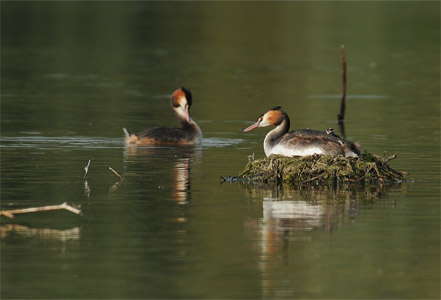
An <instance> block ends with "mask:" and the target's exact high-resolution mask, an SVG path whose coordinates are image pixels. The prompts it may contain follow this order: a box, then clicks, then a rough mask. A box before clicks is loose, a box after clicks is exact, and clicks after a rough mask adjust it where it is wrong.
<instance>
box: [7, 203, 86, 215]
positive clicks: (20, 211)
mask: <svg viewBox="0 0 441 300" xmlns="http://www.w3.org/2000/svg"><path fill="white" fill-rule="evenodd" d="M61 209H65V210H68V211H70V212H72V213H74V214H77V215H80V214H81V210H79V209H78V208H75V207H73V206H70V205H68V204H67V203H66V202H64V203H63V204H60V205H49V206H41V207H30V208H22V209H13V210H1V211H0V216H6V217H8V218H11V219H12V218H14V215H15V214H26V213H33V212H40V211H51V210H61Z"/></svg>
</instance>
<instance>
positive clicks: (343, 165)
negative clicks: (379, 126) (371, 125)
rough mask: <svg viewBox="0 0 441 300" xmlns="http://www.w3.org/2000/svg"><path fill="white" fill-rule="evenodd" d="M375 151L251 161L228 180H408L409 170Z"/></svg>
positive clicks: (363, 181) (385, 181)
mask: <svg viewBox="0 0 441 300" xmlns="http://www.w3.org/2000/svg"><path fill="white" fill-rule="evenodd" d="M393 158H395V156H393V157H391V158H389V159H384V158H382V157H379V156H377V155H375V154H370V153H365V154H363V155H362V156H361V157H349V158H347V157H342V156H327V155H311V156H304V157H282V156H277V155H271V156H270V157H269V158H264V159H256V160H250V161H249V162H248V164H247V165H246V167H245V170H244V171H243V172H242V173H241V174H240V175H239V176H238V177H229V178H223V180H224V181H227V180H228V181H242V182H261V183H262V182H263V183H277V184H280V183H288V184H309V183H313V184H334V185H341V184H351V183H367V184H377V183H398V182H404V181H406V177H405V175H407V173H405V172H399V171H395V170H394V169H392V168H391V167H390V166H389V165H388V161H389V160H391V159H393Z"/></svg>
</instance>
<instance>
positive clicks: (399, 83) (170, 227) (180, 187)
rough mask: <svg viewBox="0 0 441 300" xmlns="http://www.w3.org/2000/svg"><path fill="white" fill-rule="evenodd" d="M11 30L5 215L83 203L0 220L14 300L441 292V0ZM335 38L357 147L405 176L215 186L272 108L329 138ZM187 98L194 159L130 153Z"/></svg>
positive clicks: (164, 6)
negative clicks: (187, 93)
mask: <svg viewBox="0 0 441 300" xmlns="http://www.w3.org/2000/svg"><path fill="white" fill-rule="evenodd" d="M1 28H2V34H1V79H2V80H1V209H15V208H25V207H35V206H44V205H54V204H61V203H63V202H67V203H69V204H71V205H74V206H81V209H82V211H83V215H82V216H77V215H74V214H71V213H69V212H65V211H58V212H45V213H35V214H28V215H24V214H23V215H16V217H15V218H14V219H8V218H6V217H4V216H2V217H0V222H1V223H0V230H1V286H0V288H1V294H0V296H1V298H2V299H23V298H26V299H36V298H38V299H53V298H58V299H81V298H88V299H134V298H137V299H148V298H155V299H157V298H167V299H170V298H186V299H189V298H198V299H201V298H203V299H205V298H216V299H228V298H235V299H237V298H247V299H258V298H272V299H274V298H286V299H294V298H302V299H305V298H334V299H335V298H338V299H341V298H351V299H354V298H363V299H374V298H380V299H385V298H395V299H397V298H419V299H439V297H440V202H439V200H440V139H439V138H440V68H439V66H440V57H439V53H440V39H439V36H440V5H439V3H438V2H422V3H421V2H374V3H368V2H329V3H325V2H312V3H307V2H276V3H270V2H240V3H233V2H210V3H202V2H129V3H124V2H79V3H76V2H4V1H2V3H1ZM341 44H344V45H345V48H346V59H347V63H348V72H347V76H348V87H347V89H348V95H347V110H346V123H345V124H346V135H347V137H348V138H349V139H351V140H354V141H359V142H360V143H361V144H362V147H363V149H366V150H367V151H369V152H374V153H377V154H383V152H384V151H386V152H387V154H386V155H392V154H397V155H398V159H396V160H394V161H392V162H391V165H392V167H394V168H396V169H398V170H403V171H407V172H409V173H410V176H411V177H412V179H413V181H412V182H409V183H404V184H400V185H396V186H392V187H360V186H354V187H350V188H348V189H334V188H331V187H323V186H316V187H304V188H301V189H290V188H288V187H283V188H273V187H265V186H246V185H241V184H239V183H224V184H220V176H221V175H224V176H225V175H237V174H238V173H239V172H240V171H241V170H242V169H243V168H244V166H245V164H246V163H247V161H248V156H249V155H252V154H253V153H254V155H255V157H262V156H264V153H263V147H262V142H263V138H264V136H265V134H266V132H267V130H266V129H259V130H255V131H253V132H250V133H242V132H241V129H242V128H244V127H246V126H248V125H250V124H251V123H252V122H253V121H255V120H256V118H257V117H258V116H259V115H260V114H261V113H263V112H265V111H266V110H267V109H268V108H271V107H273V106H276V105H282V107H283V109H284V110H285V111H286V112H287V113H288V114H289V115H290V117H291V124H292V125H291V126H292V128H306V127H308V128H314V129H322V130H324V129H326V128H328V127H334V128H336V129H337V125H336V114H337V113H338V110H339V101H340V91H341V66H340V45H341ZM180 86H186V87H190V88H191V90H192V93H193V106H192V109H191V112H190V113H191V116H192V118H193V119H194V120H195V121H196V122H198V124H199V125H200V127H201V129H202V131H203V134H204V139H203V145H202V147H201V148H200V149H181V148H144V149H138V150H134V149H126V148H125V147H124V143H123V133H122V128H123V127H126V128H128V129H129V130H131V131H134V132H137V131H141V130H143V129H145V128H149V127H154V126H163V125H168V126H177V124H176V123H177V122H176V120H175V118H174V116H173V114H172V112H171V109H170V106H169V95H170V94H171V93H172V92H173V91H174V90H175V89H177V88H179V87H180ZM337 133H338V130H337ZM89 160H91V164H90V168H89V173H88V176H87V179H84V178H83V176H84V169H83V168H84V166H86V164H87V162H88V161H89ZM109 167H112V168H113V169H114V170H116V171H117V172H118V173H119V174H121V175H122V176H123V177H124V181H123V182H120V181H119V178H118V177H117V176H116V175H115V174H114V173H112V172H111V171H110V170H109Z"/></svg>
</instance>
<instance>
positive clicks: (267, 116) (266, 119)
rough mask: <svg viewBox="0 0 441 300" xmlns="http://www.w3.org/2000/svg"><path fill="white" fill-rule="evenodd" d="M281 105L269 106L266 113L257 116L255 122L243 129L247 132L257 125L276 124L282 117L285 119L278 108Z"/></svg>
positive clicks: (284, 115) (257, 126)
mask: <svg viewBox="0 0 441 300" xmlns="http://www.w3.org/2000/svg"><path fill="white" fill-rule="evenodd" d="M280 108H281V106H276V107H273V108H271V109H270V110H269V111H267V112H266V113H264V114H262V115H261V116H259V118H258V119H257V122H256V123H254V124H253V125H251V126H249V127H247V128H245V129H244V130H243V131H244V132H247V131H250V130H253V129H255V128H259V127H266V126H272V125H273V126H278V125H279V124H280V123H282V121H283V120H284V119H286V114H285V113H284V112H283V111H281V110H280Z"/></svg>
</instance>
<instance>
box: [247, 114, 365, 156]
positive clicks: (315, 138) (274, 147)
mask: <svg viewBox="0 0 441 300" xmlns="http://www.w3.org/2000/svg"><path fill="white" fill-rule="evenodd" d="M280 108H281V107H280V106H278V107H274V108H272V109H270V110H269V111H267V112H266V113H264V114H263V115H261V116H260V117H259V118H258V119H257V122H256V123H254V124H253V125H251V126H249V127H247V128H245V129H244V130H243V131H244V132H246V131H250V130H253V129H255V128H258V127H266V126H271V125H274V126H276V128H274V129H273V130H271V131H270V132H268V134H267V135H266V137H265V140H264V142H263V146H264V150H265V154H266V156H270V155H271V154H279V155H283V156H306V155H312V154H325V155H336V154H337V155H342V156H345V157H357V156H359V155H361V153H360V146H359V145H358V144H356V143H353V142H350V141H346V140H345V139H342V138H340V137H339V136H336V135H334V134H333V132H332V131H329V133H328V132H327V131H318V130H310V129H298V130H293V131H290V132H288V130H289V125H290V122H289V117H288V115H287V114H286V113H285V112H284V111H281V110H280Z"/></svg>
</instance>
